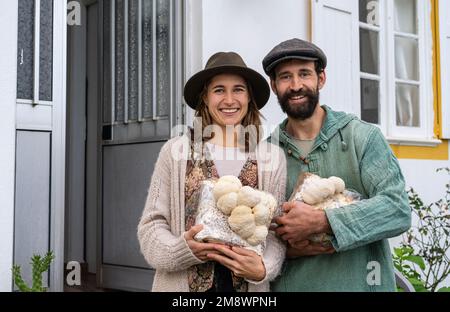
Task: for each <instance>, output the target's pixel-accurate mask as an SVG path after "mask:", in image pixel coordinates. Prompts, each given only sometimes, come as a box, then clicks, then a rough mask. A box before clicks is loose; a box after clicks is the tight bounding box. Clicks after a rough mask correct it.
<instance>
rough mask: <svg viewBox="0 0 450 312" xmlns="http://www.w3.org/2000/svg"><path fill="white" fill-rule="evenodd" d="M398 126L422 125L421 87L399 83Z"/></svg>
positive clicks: (397, 93) (397, 94)
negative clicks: (420, 107)
mask: <svg viewBox="0 0 450 312" xmlns="http://www.w3.org/2000/svg"><path fill="white" fill-rule="evenodd" d="M396 89H397V90H396V97H397V101H396V111H397V126H402V127H420V110H419V87H418V86H411V85H406V84H397V88H396Z"/></svg>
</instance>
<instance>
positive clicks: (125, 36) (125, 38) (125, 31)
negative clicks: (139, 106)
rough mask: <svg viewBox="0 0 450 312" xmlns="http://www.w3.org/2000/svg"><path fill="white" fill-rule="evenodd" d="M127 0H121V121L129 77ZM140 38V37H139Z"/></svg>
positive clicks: (126, 107) (125, 104)
mask: <svg viewBox="0 0 450 312" xmlns="http://www.w3.org/2000/svg"><path fill="white" fill-rule="evenodd" d="M128 7H129V6H128V0H124V1H123V55H124V64H123V77H124V82H123V85H124V87H123V89H124V91H123V123H124V124H127V123H128V91H129V80H128V79H129V77H128V71H129V70H128V60H129V59H128V45H129V44H128V35H129V30H128ZM139 40H141V38H139Z"/></svg>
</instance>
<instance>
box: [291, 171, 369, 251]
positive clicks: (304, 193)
mask: <svg viewBox="0 0 450 312" xmlns="http://www.w3.org/2000/svg"><path fill="white" fill-rule="evenodd" d="M295 189H296V191H294V192H293V195H292V197H291V199H290V200H291V201H303V202H304V203H306V204H308V205H311V206H313V208H314V209H318V210H327V209H335V208H339V207H343V206H346V205H349V204H352V203H354V202H356V201H358V200H360V199H361V196H360V194H358V193H356V192H354V191H349V190H347V189H346V186H345V182H344V181H343V180H342V179H341V178H339V177H330V178H327V179H326V178H321V177H320V176H318V175H315V174H312V173H302V174H301V175H300V176H299V179H298V182H297V186H296V188H295ZM331 238H332V237H331V236H330V235H328V234H326V233H322V234H314V235H311V236H310V237H309V238H308V239H309V240H310V241H312V242H315V243H322V244H331V242H330V241H331Z"/></svg>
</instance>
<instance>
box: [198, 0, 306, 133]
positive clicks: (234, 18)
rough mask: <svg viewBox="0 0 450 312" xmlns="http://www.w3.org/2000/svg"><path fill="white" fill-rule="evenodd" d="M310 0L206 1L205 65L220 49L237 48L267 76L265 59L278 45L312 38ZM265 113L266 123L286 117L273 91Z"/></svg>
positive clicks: (204, 13)
mask: <svg viewBox="0 0 450 312" xmlns="http://www.w3.org/2000/svg"><path fill="white" fill-rule="evenodd" d="M309 2H310V1H309V0H283V1H274V0H245V1H242V0H214V1H203V2H202V3H203V50H202V54H203V66H204V65H205V64H206V61H207V60H208V58H209V57H210V56H211V55H213V54H214V53H216V52H219V51H235V52H237V53H239V54H240V55H241V56H242V57H243V59H244V61H245V62H246V64H247V66H249V67H251V68H253V69H255V70H256V71H258V72H259V73H261V74H262V75H263V76H264V77H267V76H266V74H265V73H264V70H263V68H262V64H261V62H262V60H263V58H264V56H266V54H267V53H268V52H269V51H270V50H271V49H272V48H273V47H274V46H275V45H277V44H278V43H280V42H281V41H284V40H288V39H291V38H294V37H297V38H303V39H309V36H310V35H309V25H310V4H309ZM267 80H268V81H269V78H268V77H267ZM262 114H263V116H264V117H265V118H266V122H265V124H266V125H271V126H274V125H278V124H279V123H280V121H281V120H283V119H284V114H283V112H282V111H281V109H280V107H279V105H278V101H277V99H276V96H274V95H273V94H271V98H270V100H269V102H268V103H267V104H266V106H265V107H264V108H263V110H262ZM266 134H267V133H266Z"/></svg>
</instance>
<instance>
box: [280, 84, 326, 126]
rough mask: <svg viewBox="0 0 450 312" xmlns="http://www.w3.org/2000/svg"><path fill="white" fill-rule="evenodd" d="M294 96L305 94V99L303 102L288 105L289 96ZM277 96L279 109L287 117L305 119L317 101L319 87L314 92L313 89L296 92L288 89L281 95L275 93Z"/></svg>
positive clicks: (310, 114)
mask: <svg viewBox="0 0 450 312" xmlns="http://www.w3.org/2000/svg"><path fill="white" fill-rule="evenodd" d="M295 96H305V97H306V98H307V101H306V102H305V103H304V104H300V105H298V104H294V105H290V104H289V98H290V97H295ZM277 97H278V102H279V103H280V106H281V109H282V110H283V112H284V113H286V114H287V115H288V116H289V117H291V118H294V119H298V120H306V119H308V118H310V117H311V116H312V115H313V114H314V111H315V110H316V107H317V104H318V103H319V88H317V89H316V91H315V92H314V91H313V90H304V91H297V92H291V91H288V92H286V93H284V94H282V95H277Z"/></svg>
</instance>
